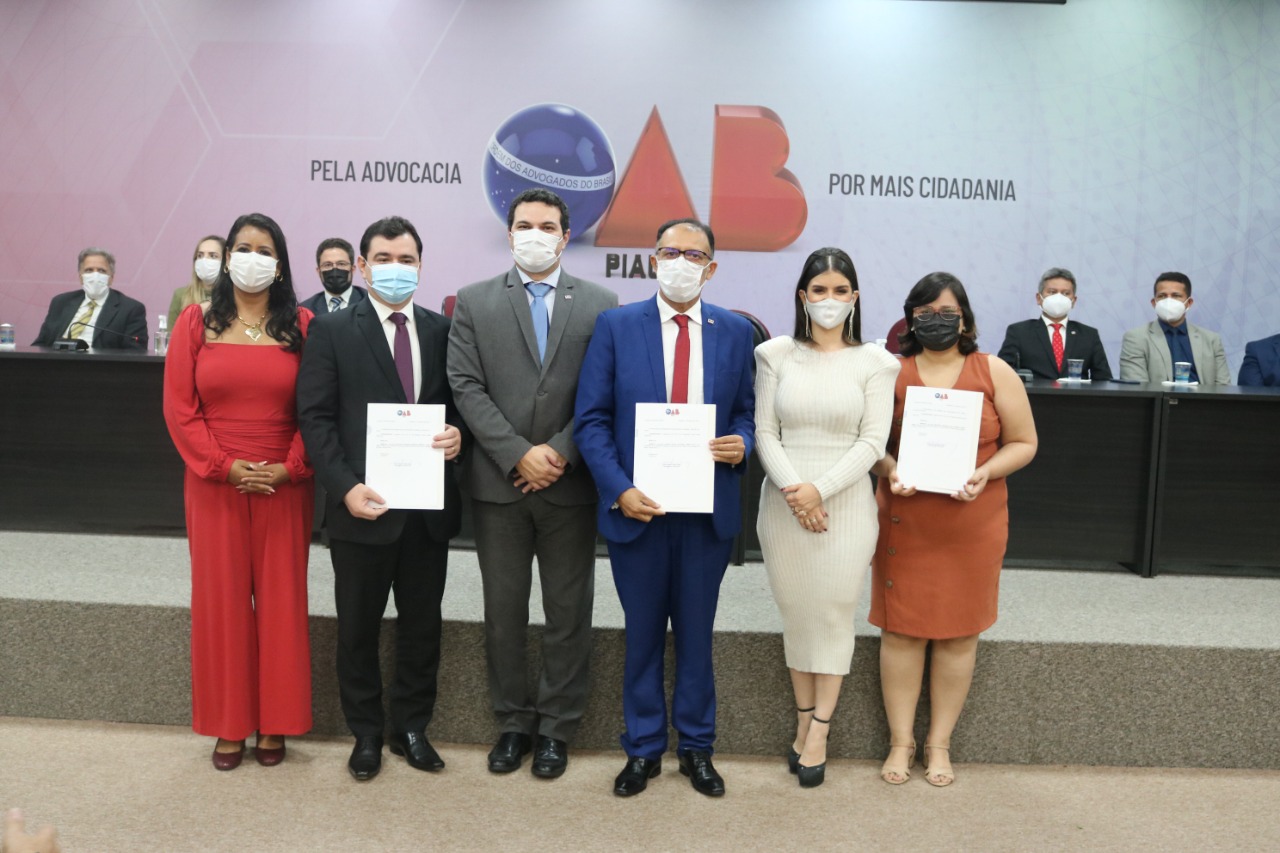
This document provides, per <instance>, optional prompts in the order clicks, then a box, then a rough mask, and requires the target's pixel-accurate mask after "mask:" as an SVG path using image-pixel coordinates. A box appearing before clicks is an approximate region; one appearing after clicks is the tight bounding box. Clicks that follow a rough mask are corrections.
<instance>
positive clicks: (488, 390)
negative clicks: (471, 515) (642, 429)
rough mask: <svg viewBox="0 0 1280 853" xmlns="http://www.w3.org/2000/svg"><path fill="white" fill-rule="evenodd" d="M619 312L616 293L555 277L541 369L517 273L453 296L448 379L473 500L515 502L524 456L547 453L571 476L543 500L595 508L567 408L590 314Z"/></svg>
mask: <svg viewBox="0 0 1280 853" xmlns="http://www.w3.org/2000/svg"><path fill="white" fill-rule="evenodd" d="M617 306H618V295H617V294H616V293H614V292H613V291H611V290H608V289H606V288H603V287H601V286H600V285H598V284H592V283H591V282H589V281H584V280H582V279H580V278H574V277H573V276H571V275H569V274H568V273H566V272H563V271H562V272H561V273H560V281H559V283H558V284H557V286H556V291H555V306H554V308H553V309H552V311H551V326H550V328H549V329H548V330H547V354H546V360H545V362H544V363H542V364H539V363H538V344H537V338H536V337H535V336H534V332H533V317H532V314H531V313H530V311H529V299H528V296H527V295H526V291H525V289H524V285H523V283H522V282H521V280H520V273H519V272H518V271H517V270H516V269H515V267H512V268H511V269H510V270H508V271H507V272H506V273H504V274H502V275H500V276H496V277H494V278H491V279H489V280H487V281H481V282H477V283H475V284H470V285H467V286H466V287H464V288H462V289H461V290H460V291H458V300H457V303H456V304H455V305H454V309H453V326H452V328H451V329H450V332H449V357H448V373H449V384H450V385H451V386H452V387H453V396H454V401H455V402H456V404H457V406H458V410H459V412H460V413H461V414H462V417H463V420H465V421H466V422H467V425H468V426H469V427H470V429H471V432H472V435H473V436H474V437H475V441H476V448H475V452H473V453H470V454H468V455H467V458H466V459H465V460H463V463H462V464H463V482H464V483H465V484H466V487H467V490H468V491H469V492H470V493H471V496H472V497H473V498H476V499H478V500H482V501H490V502H494V503H512V502H514V501H517V500H519V499H520V498H521V497H523V495H522V494H521V492H520V490H519V489H517V488H516V487H515V486H514V485H513V481H514V479H515V468H516V463H517V462H519V461H520V460H521V458H523V457H524V455H525V453H527V452H528V451H529V449H530V448H531V447H533V446H535V445H538V444H548V445H550V446H551V447H553V448H555V450H556V452H558V453H559V454H560V455H561V456H563V457H564V458H565V459H567V460H568V470H567V471H566V473H565V474H564V476H562V477H561V478H560V479H559V480H557V481H556V483H555V484H554V485H552V486H551V487H550V488H548V489H545V490H544V491H543V492H542V493H541V494H542V496H543V497H545V498H546V499H547V501H549V502H550V503H553V504H557V505H561V506H571V505H577V504H594V503H595V502H596V488H595V483H594V482H593V481H592V479H591V473H590V472H589V471H588V470H587V466H586V465H584V464H582V457H581V456H580V455H579V454H578V448H577V446H576V445H575V444H574V442H573V405H574V400H575V397H576V396H577V393H578V372H579V371H580V370H581V368H582V359H583V356H584V355H586V352H587V343H588V342H589V341H590V340H591V333H592V331H593V330H594V329H595V325H596V315H598V314H599V313H600V312H601V311H607V310H608V309H610V308H616V307H617Z"/></svg>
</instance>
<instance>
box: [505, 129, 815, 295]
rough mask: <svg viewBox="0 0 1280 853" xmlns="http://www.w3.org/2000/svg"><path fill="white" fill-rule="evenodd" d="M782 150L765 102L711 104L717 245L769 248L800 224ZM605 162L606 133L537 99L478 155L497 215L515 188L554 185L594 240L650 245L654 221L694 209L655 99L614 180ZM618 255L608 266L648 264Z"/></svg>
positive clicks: (609, 156) (712, 219) (801, 214)
mask: <svg viewBox="0 0 1280 853" xmlns="http://www.w3.org/2000/svg"><path fill="white" fill-rule="evenodd" d="M789 153H790V142H789V140H788V139H787V132H786V128H784V127H783V125H782V120H781V119H780V118H779V117H778V115H777V114H776V113H775V112H773V111H772V110H770V109H768V108H766V107H752V106H724V105H719V106H717V107H716V108H715V140H714V143H713V145H712V151H711V163H712V165H711V209H710V211H709V212H708V214H707V216H706V220H707V222H708V223H709V224H710V225H711V228H712V230H714V231H715V234H716V247H717V248H718V249H739V250H745V251H756V252H771V251H775V250H777V249H781V248H783V247H785V246H789V245H791V243H793V242H795V240H796V239H797V238H798V237H799V236H800V234H801V232H803V231H804V226H805V222H806V221H807V219H808V216H809V207H808V204H807V203H806V202H805V197H804V190H803V189H801V187H800V182H799V181H798V180H796V177H795V175H793V174H791V172H789V171H788V170H787V169H786V168H784V166H785V164H786V162H787V156H788V154H789ZM614 163H615V161H614V156H613V148H612V146H611V145H610V144H609V139H608V137H607V136H606V135H605V133H604V130H603V129H602V128H601V127H600V125H599V124H597V123H596V122H595V121H593V120H592V119H591V118H590V117H589V116H587V115H586V114H585V113H583V112H581V111H579V110H577V109H574V108H573V107H570V106H566V105H564V104H538V105H536V106H531V107H526V108H525V109H523V110H520V111H519V112H517V113H516V114H515V115H513V116H511V117H510V118H508V119H507V120H506V121H504V122H503V123H502V124H501V125H500V126H499V127H498V129H497V130H496V131H494V134H493V136H492V137H491V139H490V140H489V146H488V150H487V152H486V155H485V168H484V170H483V174H484V190H485V194H486V197H487V198H488V201H489V205H490V207H491V208H492V209H493V212H494V213H495V214H496V215H497V216H498V217H499V218H500V219H502V220H503V222H505V221H506V218H507V206H508V205H509V203H510V201H511V199H512V198H514V197H515V196H516V195H518V194H519V193H521V192H523V191H524V190H526V189H529V188H532V187H545V188H547V189H550V190H553V191H554V192H556V193H557V194H558V195H560V197H561V198H563V199H564V200H565V203H566V204H568V205H569V209H570V211H571V212H572V214H573V227H572V231H573V233H574V234H575V235H576V236H577V237H581V236H582V235H584V234H585V233H586V232H587V230H588V229H590V228H591V227H592V226H593V225H596V223H597V222H599V227H597V228H596V232H595V245H597V246H617V247H628V248H642V249H649V248H651V247H652V246H653V235H654V227H655V226H656V224H657V223H659V222H663V221H665V220H667V219H678V218H682V217H698V211H696V210H695V209H694V206H693V201H692V199H691V198H690V197H689V189H688V186H687V185H686V184H685V181H684V176H683V174H682V173H681V171H680V165H679V163H677V162H676V158H675V154H674V153H673V152H672V150H671V143H670V141H669V139H668V137H667V132H666V129H665V128H664V127H663V124H662V117H661V116H660V115H659V114H658V109H657V107H654V109H653V111H652V112H651V113H650V114H649V120H648V122H647V123H646V124H645V127H644V130H643V131H642V132H641V134H640V139H639V141H638V142H637V143H636V147H635V150H634V151H633V152H632V155H631V161H630V162H629V163H628V165H627V167H626V170H625V172H623V175H622V178H621V179H620V180H615V165H614ZM698 218H702V217H698ZM625 258H626V256H625V255H623V256H622V259H623V260H617V259H616V258H615V256H610V258H609V263H610V265H611V270H613V269H620V270H621V274H622V275H625V276H631V275H647V274H648V273H647V270H645V269H644V266H643V263H642V256H641V255H636V256H635V260H634V263H633V264H632V266H633V267H634V269H632V270H628V269H626V265H625Z"/></svg>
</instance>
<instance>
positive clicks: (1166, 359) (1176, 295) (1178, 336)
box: [1120, 272, 1231, 385]
mask: <svg viewBox="0 0 1280 853" xmlns="http://www.w3.org/2000/svg"><path fill="white" fill-rule="evenodd" d="M1194 302H1195V300H1194V299H1192V298H1191V279H1189V278H1187V277H1186V276H1185V275H1183V274H1182V273H1180V272H1165V273H1160V276H1159V277H1158V278H1157V279H1156V284H1155V295H1154V296H1153V297H1152V299H1151V307H1153V308H1155V309H1156V317H1157V318H1158V319H1156V320H1154V321H1152V322H1150V323H1148V324H1146V325H1145V326H1139V327H1138V328H1136V329H1130V330H1129V331H1127V332H1125V333H1124V342H1123V343H1122V344H1121V345H1120V378H1121V379H1124V380H1129V381H1133V382H1171V381H1173V365H1174V363H1175V362H1179V361H1185V362H1190V364H1191V381H1192V382H1199V383H1200V384H1202V385H1230V384H1231V374H1230V373H1229V372H1228V370H1227V354H1226V353H1225V352H1224V351H1223V349H1222V338H1220V337H1219V336H1218V333H1217V332H1211V331H1209V330H1208V329H1202V328H1200V327H1199V326H1193V325H1191V324H1190V323H1188V322H1187V311H1189V310H1190V309H1191V306H1192V305H1193V304H1194Z"/></svg>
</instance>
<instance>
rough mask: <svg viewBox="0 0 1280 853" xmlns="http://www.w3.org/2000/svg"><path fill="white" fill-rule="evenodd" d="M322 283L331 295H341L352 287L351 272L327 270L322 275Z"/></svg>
mask: <svg viewBox="0 0 1280 853" xmlns="http://www.w3.org/2000/svg"><path fill="white" fill-rule="evenodd" d="M320 283H321V284H323V285H324V289H325V290H327V291H329V292H330V293H332V294H335V295H336V294H339V293H341V292H342V291H344V290H346V289H347V288H348V287H350V286H351V270H340V269H331V270H325V271H324V272H322V273H320Z"/></svg>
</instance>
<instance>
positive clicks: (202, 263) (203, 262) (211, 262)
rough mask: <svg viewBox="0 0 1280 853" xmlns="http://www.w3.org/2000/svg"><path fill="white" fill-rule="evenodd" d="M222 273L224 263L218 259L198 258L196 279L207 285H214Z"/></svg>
mask: <svg viewBox="0 0 1280 853" xmlns="http://www.w3.org/2000/svg"><path fill="white" fill-rule="evenodd" d="M220 272H222V261H220V260H218V259H217V258H196V278H198V279H200V280H201V281H203V282H204V283H205V284H213V283H214V282H215V281H217V279H218V273H220Z"/></svg>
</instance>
